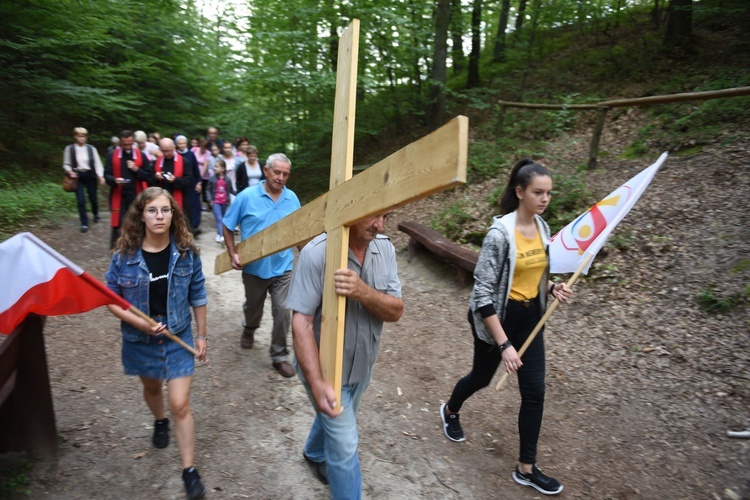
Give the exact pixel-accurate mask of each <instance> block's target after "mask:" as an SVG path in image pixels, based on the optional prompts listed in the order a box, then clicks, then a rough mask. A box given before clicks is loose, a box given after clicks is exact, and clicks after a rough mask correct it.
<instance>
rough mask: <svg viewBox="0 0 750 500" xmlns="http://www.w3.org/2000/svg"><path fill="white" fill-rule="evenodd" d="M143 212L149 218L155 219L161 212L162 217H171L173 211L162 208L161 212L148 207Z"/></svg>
mask: <svg viewBox="0 0 750 500" xmlns="http://www.w3.org/2000/svg"><path fill="white" fill-rule="evenodd" d="M144 212H145V213H146V215H148V216H149V217H156V216H157V215H158V214H159V212H161V214H162V215H163V216H164V217H167V216H168V215H172V212H174V210H172V209H171V208H169V207H162V209H161V210H159V209H158V208H155V207H149V208H147V209H146V210H144Z"/></svg>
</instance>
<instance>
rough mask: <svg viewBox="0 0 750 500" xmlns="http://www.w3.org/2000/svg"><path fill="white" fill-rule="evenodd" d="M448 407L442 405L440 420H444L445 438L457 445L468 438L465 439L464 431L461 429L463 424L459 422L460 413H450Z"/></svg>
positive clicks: (444, 404)
mask: <svg viewBox="0 0 750 500" xmlns="http://www.w3.org/2000/svg"><path fill="white" fill-rule="evenodd" d="M447 407H448V405H447V404H446V403H443V404H442V405H440V418H441V419H442V420H443V432H444V433H445V437H447V438H448V439H450V440H451V441H455V442H457V443H460V442H461V441H465V440H466V437H464V431H463V429H461V424H460V423H459V421H458V413H448V412H447V411H446V409H447Z"/></svg>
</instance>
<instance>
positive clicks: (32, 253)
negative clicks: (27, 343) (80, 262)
mask: <svg viewBox="0 0 750 500" xmlns="http://www.w3.org/2000/svg"><path fill="white" fill-rule="evenodd" d="M0 276H2V279H3V281H4V282H5V284H4V285H3V284H0V333H2V334H5V335H8V334H10V333H11V332H13V330H14V329H15V328H16V327H17V326H18V325H19V324H21V322H22V321H23V320H24V319H25V318H26V316H27V315H28V314H30V313H36V314H39V315H43V316H61V315H66V314H77V313H82V312H86V311H90V310H91V309H94V308H96V307H99V306H103V305H107V304H116V305H118V306H120V307H122V308H123V309H130V303H129V302H128V301H126V300H125V299H123V298H122V297H120V296H119V295H117V294H116V293H114V292H113V291H112V290H110V289H109V288H107V287H106V286H105V285H104V284H103V283H102V282H101V281H99V280H97V279H96V278H94V277H93V276H91V275H90V274H88V273H87V272H85V271H84V270H83V269H81V268H80V267H78V266H77V265H75V264H74V263H72V262H71V261H69V260H68V259H66V258H65V257H64V256H63V255H61V254H60V253H58V252H56V251H55V250H54V249H53V248H51V247H50V246H49V245H47V244H46V243H44V242H43V241H42V240H40V239H39V238H37V237H36V236H34V235H33V234H31V233H19V234H17V235H15V236H13V237H12V238H10V239H8V240H6V241H4V242H2V243H0Z"/></svg>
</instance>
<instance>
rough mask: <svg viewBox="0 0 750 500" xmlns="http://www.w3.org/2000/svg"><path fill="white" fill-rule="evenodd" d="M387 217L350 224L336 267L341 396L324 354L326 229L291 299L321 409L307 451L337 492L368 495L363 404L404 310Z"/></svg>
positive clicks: (299, 365)
mask: <svg viewBox="0 0 750 500" xmlns="http://www.w3.org/2000/svg"><path fill="white" fill-rule="evenodd" d="M386 218H387V214H386V215H377V216H375V217H370V218H367V219H365V220H363V221H361V222H358V223H356V224H354V225H353V226H351V227H350V229H349V258H348V263H347V264H348V265H347V268H346V269H338V270H336V272H335V274H334V284H335V289H336V293H337V294H339V295H342V296H344V297H346V298H347V300H346V316H345V318H346V319H345V326H344V358H343V362H344V367H343V377H342V378H343V380H342V387H341V401H337V400H336V396H335V392H334V389H333V386H332V384H331V383H329V382H326V381H325V380H324V379H323V375H322V370H321V366H320V360H319V354H318V352H319V346H320V324H321V316H322V310H323V275H324V271H325V265H326V262H325V261H326V239H327V237H326V234H322V235H320V236H318V237H317V238H315V239H313V240H312V241H311V242H310V243H309V244H308V245H307V246H305V248H304V249H303V250H302V252H301V253H300V256H299V260H298V261H297V267H296V270H295V272H294V276H293V278H292V284H291V286H290V289H289V295H288V297H287V302H286V307H287V308H289V309H291V310H292V311H293V312H294V314H293V316H292V333H293V336H294V353H295V357H294V360H295V368H296V370H297V373H298V375H299V377H300V380H301V381H302V383H303V384H304V386H305V389H306V390H307V394H308V396H309V397H310V400H311V401H312V402H313V406H314V407H315V412H316V414H315V420H314V421H313V424H312V428H311V429H310V434H309V436H308V438H307V442H306V443H305V447H304V450H303V454H304V457H305V460H307V461H308V462H309V463H310V464H311V465H312V466H313V467H315V470H316V474H317V476H318V479H320V480H321V481H322V482H324V483H328V484H329V485H330V488H331V496H332V498H347V499H356V498H360V496H361V493H362V474H361V471H360V467H359V457H358V455H357V442H358V435H357V409H358V407H359V401H360V398H361V397H362V394H363V393H364V392H365V389H366V388H367V386H368V384H369V383H370V376H371V375H372V368H373V365H374V364H375V359H376V358H377V355H378V348H379V347H380V334H381V332H382V330H383V322H384V321H398V320H399V318H401V313H402V312H403V310H404V302H403V301H402V300H401V282H400V281H399V279H398V274H397V272H396V252H395V249H394V248H393V245H392V244H391V242H390V240H389V239H388V238H387V237H386V236H382V235H380V234H379V233H380V232H381V231H382V230H383V225H384V224H385V220H386Z"/></svg>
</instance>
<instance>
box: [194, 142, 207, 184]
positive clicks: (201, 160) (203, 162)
mask: <svg viewBox="0 0 750 500" xmlns="http://www.w3.org/2000/svg"><path fill="white" fill-rule="evenodd" d="M190 151H192V152H193V154H194V155H195V159H196V160H198V170H200V171H201V179H203V180H204V181H207V180H208V178H209V176H208V167H209V165H211V158H212V156H211V151H209V150H208V149H206V150H205V151H204V152H203V154H201V148H199V147H198V146H195V147H194V148H193V149H191V150H190Z"/></svg>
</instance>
